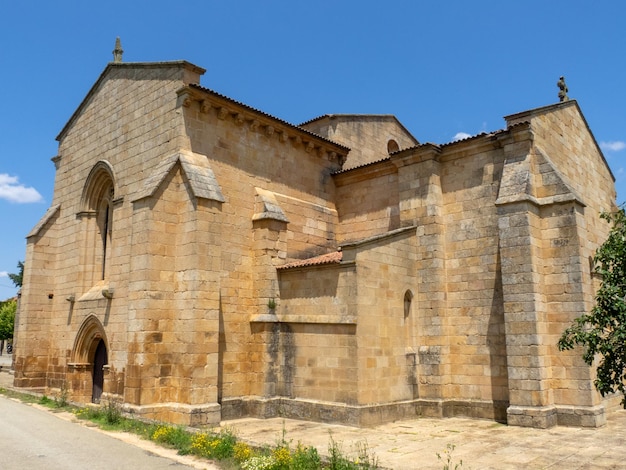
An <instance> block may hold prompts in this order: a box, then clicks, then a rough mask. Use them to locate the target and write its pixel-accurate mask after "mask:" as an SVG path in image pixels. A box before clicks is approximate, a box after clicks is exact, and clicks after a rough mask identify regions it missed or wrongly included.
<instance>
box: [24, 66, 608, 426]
mask: <svg viewBox="0 0 626 470" xmlns="http://www.w3.org/2000/svg"><path fill="white" fill-rule="evenodd" d="M204 72H205V71H204V69H202V68H200V67H198V66H195V65H193V64H190V63H188V62H185V61H176V62H156V63H125V62H122V61H121V56H120V55H116V57H115V60H114V62H111V63H109V64H108V65H107V66H106V68H105V69H104V71H103V72H102V74H101V75H100V76H99V77H98V79H97V80H96V82H95V84H94V85H93V87H92V88H91V89H90V90H89V92H88V93H87V95H86V97H85V98H84V100H83V101H82V102H81V103H80V105H79V106H78V108H77V109H76V111H75V112H74V114H73V115H72V116H71V117H70V119H69V121H68V122H67V124H66V125H65V127H63V129H62V130H61V132H60V134H59V136H58V137H57V140H58V142H59V150H58V155H57V156H55V157H53V158H52V161H53V163H54V165H55V167H56V176H55V185H54V197H53V201H52V204H51V206H50V208H49V209H48V211H47V212H46V214H45V215H44V216H43V218H42V219H41V220H40V221H39V223H38V224H37V225H36V226H35V227H34V228H33V229H32V231H31V232H30V233H29V234H28V236H27V254H26V261H25V272H24V287H23V290H22V297H21V306H20V312H19V319H18V322H17V333H16V347H15V385H16V386H17V387H23V388H25V389H34V390H40V391H43V392H45V393H47V394H52V395H54V394H55V393H59V390H66V391H67V393H68V394H69V398H70V399H71V400H73V401H76V402H85V403H87V402H96V403H98V402H100V400H111V401H114V402H117V403H119V404H120V405H121V406H122V407H123V409H124V410H125V411H126V412H128V413H131V414H134V415H136V416H141V417H144V418H149V419H157V420H164V421H168V422H173V423H180V424H185V425H210V424H215V423H218V422H219V421H220V420H228V419H234V418H238V417H243V416H257V417H270V416H285V417H290V418H301V419H307V420H318V421H325V422H338V423H347V424H352V425H360V426H368V425H375V424H378V423H382V422H388V421H391V420H396V419H402V418H409V417H410V418H414V417H416V416H428V417H449V416H468V417H475V418H483V419H491V420H496V421H499V422H506V423H508V424H510V425H521V426H533V427H541V428H543V427H549V426H553V425H556V424H567V425H575V426H592V427H593V426H600V425H602V424H604V422H605V419H606V414H607V413H608V412H609V411H611V410H612V409H613V408H615V407H617V400H616V399H614V398H612V399H602V397H600V395H599V394H598V393H597V392H596V391H595V390H594V386H593V379H594V372H593V369H591V368H589V367H587V366H586V365H585V364H584V363H583V362H582V360H581V359H580V356H581V352H580V351H573V352H559V351H558V349H557V340H558V338H559V336H560V334H561V332H562V331H563V330H564V329H565V327H566V326H568V325H569V324H570V323H571V322H572V320H573V319H574V318H575V317H577V316H579V315H580V314H582V313H583V312H588V311H589V310H590V309H591V307H592V305H593V303H594V290H595V289H596V288H597V286H598V283H599V280H598V279H597V278H596V277H595V276H594V275H593V274H592V269H591V258H592V256H593V254H594V251H595V249H596V248H597V247H598V246H599V245H600V244H601V243H602V242H603V241H604V239H605V237H606V235H607V234H608V231H609V228H610V227H609V226H608V224H607V223H606V222H604V221H603V220H601V219H600V218H599V217H598V216H599V213H600V212H601V211H605V210H611V209H614V208H615V196H616V194H615V189H614V177H613V175H612V173H611V170H610V169H609V167H608V165H607V162H606V160H605V158H604V156H603V155H602V152H601V151H600V149H599V147H598V144H597V142H596V140H595V138H594V136H593V134H592V133H591V130H590V129H589V126H588V125H587V122H586V121H585V118H584V116H583V114H582V112H581V109H580V107H579V105H578V104H577V102H576V101H575V100H568V99H567V97H561V98H562V101H558V102H556V103H554V104H549V105H547V106H544V107H541V108H537V109H531V110H528V111H524V112H520V113H518V114H514V115H510V116H506V117H505V121H506V127H505V128H504V129H502V130H497V131H494V132H489V133H483V134H480V135H476V136H473V137H470V138H467V139H464V140H461V141H454V142H450V143H445V144H432V143H421V142H419V141H418V140H417V139H416V138H415V137H414V136H413V135H411V133H410V132H409V131H408V130H407V129H406V128H405V127H404V126H403V125H402V123H400V122H399V121H398V120H397V119H396V118H395V117H394V116H392V115H350V114H329V115H324V116H321V117H317V118H315V119H312V120H310V121H307V122H305V123H302V124H300V125H293V124H290V123H288V122H285V121H283V120H281V119H280V118H276V117H274V116H271V115H269V114H267V113H265V112H263V111H260V110H258V109H254V108H252V107H250V106H247V105H246V104H243V103H241V102H238V101H236V100H234V99H232V98H229V97H226V96H223V95H221V94H220V93H218V92H216V91H213V90H211V89H208V88H205V87H204V86H202V85H200V77H201V75H202V74H203V73H204Z"/></svg>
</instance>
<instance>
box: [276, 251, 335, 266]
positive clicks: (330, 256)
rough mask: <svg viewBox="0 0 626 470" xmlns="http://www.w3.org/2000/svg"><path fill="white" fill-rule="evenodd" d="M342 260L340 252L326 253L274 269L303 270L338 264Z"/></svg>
mask: <svg viewBox="0 0 626 470" xmlns="http://www.w3.org/2000/svg"><path fill="white" fill-rule="evenodd" d="M342 258H343V253H342V252H341V251H334V252H332V253H326V254H325V255H320V256H315V257H313V258H308V259H302V260H298V261H293V262H291V263H287V264H283V265H282V266H278V267H277V268H276V269H281V270H282V269H292V268H304V267H308V266H320V265H323V264H339V263H340V262H341V259H342Z"/></svg>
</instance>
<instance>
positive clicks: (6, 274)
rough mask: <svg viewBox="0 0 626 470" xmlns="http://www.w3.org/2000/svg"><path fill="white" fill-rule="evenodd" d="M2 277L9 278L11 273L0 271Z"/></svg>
mask: <svg viewBox="0 0 626 470" xmlns="http://www.w3.org/2000/svg"><path fill="white" fill-rule="evenodd" d="M0 277H9V273H8V272H6V271H0Z"/></svg>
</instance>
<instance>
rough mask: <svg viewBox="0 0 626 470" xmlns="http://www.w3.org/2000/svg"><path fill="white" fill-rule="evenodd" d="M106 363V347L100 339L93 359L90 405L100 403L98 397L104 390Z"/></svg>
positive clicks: (107, 361)
mask: <svg viewBox="0 0 626 470" xmlns="http://www.w3.org/2000/svg"><path fill="white" fill-rule="evenodd" d="M108 363H109V360H108V355H107V347H106V344H104V340H103V339H101V340H100V341H98V345H97V346H96V351H95V352H94V358H93V374H92V382H93V384H92V392H91V402H92V403H100V397H102V391H103V390H104V366H106V365H107V364H108Z"/></svg>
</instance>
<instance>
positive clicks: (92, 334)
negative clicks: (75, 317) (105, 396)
mask: <svg viewBox="0 0 626 470" xmlns="http://www.w3.org/2000/svg"><path fill="white" fill-rule="evenodd" d="M108 363H109V356H108V348H107V339H106V334H105V332H104V327H103V326H102V323H100V320H98V318H97V317H96V316H95V315H89V316H88V317H87V318H86V319H85V321H84V322H83V324H82V325H81V327H80V328H79V330H78V333H77V334H76V340H75V341H74V347H73V349H72V364H74V365H75V366H79V367H81V368H83V369H82V370H84V372H85V373H86V374H88V375H87V376H86V377H84V379H83V380H81V381H80V383H82V384H83V385H82V386H81V388H82V390H77V391H76V392H78V395H80V396H82V397H83V399H85V400H89V399H91V402H92V403H100V398H101V397H102V393H103V391H104V389H105V380H104V379H105V377H104V366H106V365H107V364H108ZM87 387H90V388H91V390H89V388H87Z"/></svg>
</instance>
